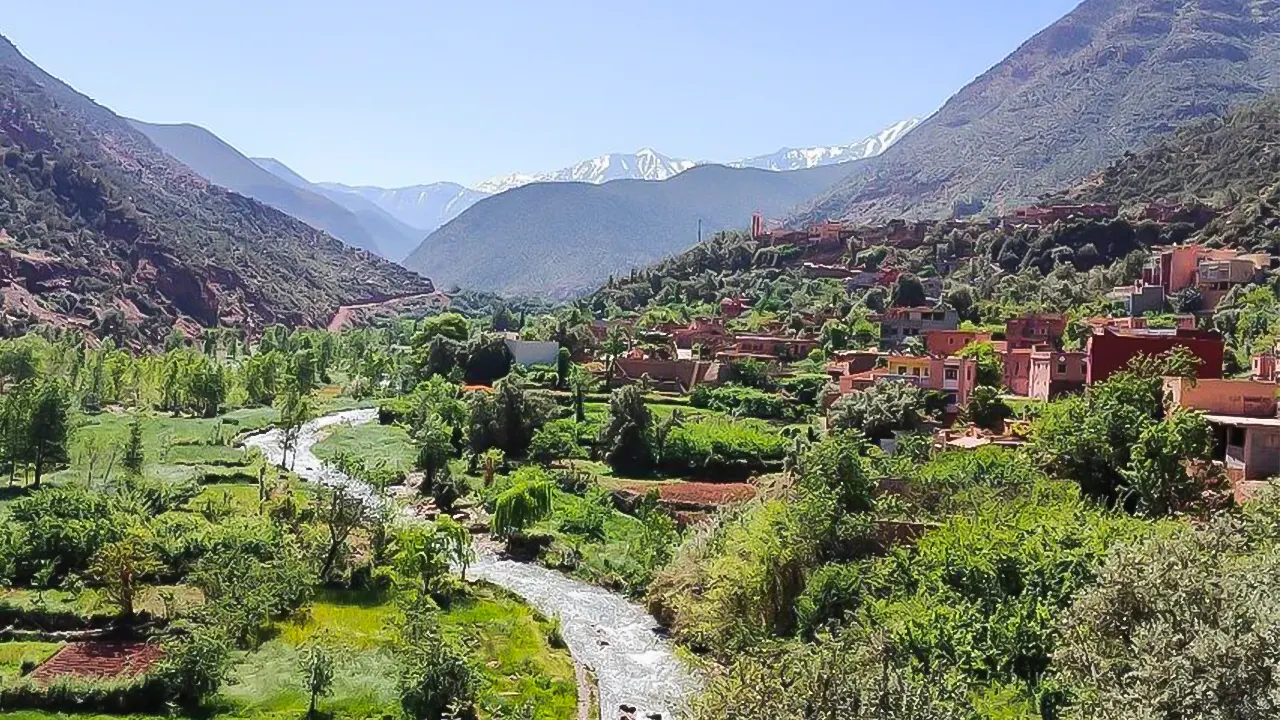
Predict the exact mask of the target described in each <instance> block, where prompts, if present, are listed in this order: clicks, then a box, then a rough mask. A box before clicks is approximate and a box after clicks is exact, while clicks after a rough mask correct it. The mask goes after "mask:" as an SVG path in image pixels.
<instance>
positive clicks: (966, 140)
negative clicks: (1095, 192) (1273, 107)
mask: <svg viewBox="0 0 1280 720" xmlns="http://www.w3.org/2000/svg"><path fill="white" fill-rule="evenodd" d="M1278 87H1280V0H1085V2H1083V3H1081V4H1080V5H1079V6H1078V7H1077V8H1076V9H1075V10H1073V11H1072V12H1070V13H1069V14H1067V15H1066V16H1065V17H1063V18H1062V19H1061V20H1059V21H1058V22H1056V23H1054V24H1053V25H1051V26H1049V27H1048V28H1046V29H1045V30H1043V31H1042V32H1040V33H1038V34H1037V35H1035V36H1034V37H1032V38H1031V39H1030V40H1029V41H1027V42H1026V43H1025V44H1023V45H1022V46H1021V47H1019V48H1018V49H1017V50H1016V51H1014V53H1013V54H1011V55H1010V56H1009V57H1008V58H1006V59H1005V60H1004V61H1002V62H1001V63H999V64H998V65H996V66H995V67H993V68H992V69H990V70H989V71H987V72H986V73H984V74H983V75H982V76H981V77H979V78H977V79H976V80H974V81H973V82H972V83H970V84H969V85H968V86H966V87H965V88H963V89H962V90H961V91H960V92H958V93H957V94H956V95H954V96H953V97H952V98H951V99H950V100H948V101H947V103H946V104H945V105H943V107H942V108H941V109H940V110H938V112H937V113H935V114H934V115H933V116H932V117H930V118H928V119H927V120H925V121H924V122H923V123H921V124H920V126H919V127H918V128H916V129H915V130H912V131H911V132H910V133H909V134H908V135H907V136H906V137H904V138H903V139H902V141H901V142H899V143H897V144H896V145H894V146H893V147H892V148H890V149H889V150H888V151H886V152H885V153H884V154H883V155H881V156H879V157H878V158H876V159H873V160H869V161H867V162H866V163H863V164H860V166H858V167H856V168H854V169H853V172H851V174H850V175H849V177H847V178H845V179H844V180H843V181H841V182H840V183H839V184H838V185H836V186H835V187H833V188H832V189H831V190H830V191H828V192H826V193H824V194H823V195H821V196H819V197H818V198H816V199H815V200H813V201H811V202H810V203H808V204H806V205H805V206H804V207H802V208H800V209H799V210H797V211H796V212H795V213H793V215H792V217H791V221H792V222H793V223H796V224H801V223H807V222H813V221H816V220H821V219H825V218H864V219H883V218H887V217H891V216H899V215H906V216H915V217H927V216H934V217H937V216H945V215H948V214H950V213H951V212H952V211H953V210H961V211H964V212H973V211H987V212H994V211H997V210H999V209H1001V208H1002V207H1003V208H1009V207H1012V206H1014V205H1016V204H1020V203H1023V202H1026V201H1027V200H1029V199H1033V198H1035V197H1036V196H1037V195H1039V194H1041V193H1044V192H1047V191H1052V190H1055V189H1057V188H1060V187H1065V186H1069V185H1071V184H1073V183H1075V182H1077V181H1079V180H1080V179H1081V178H1083V177H1085V176H1086V175H1088V174H1090V173H1092V172H1094V171H1095V170H1097V169H1098V168H1100V167H1102V166H1104V165H1106V164H1107V163H1108V162H1110V161H1111V160H1112V159H1114V158H1116V157H1118V156H1120V155H1121V154H1123V153H1125V152H1128V151H1132V150H1137V149H1139V148H1141V147H1143V146H1144V144H1145V143H1146V142H1147V141H1148V140H1150V139H1152V138H1154V137H1156V136H1160V135H1163V134H1167V133H1168V132H1170V131H1171V130H1172V128H1173V127H1174V126H1176V125H1180V124H1183V123H1186V122H1188V121H1192V120H1195V119H1197V118H1202V117H1206V116H1212V115H1219V114H1221V113H1222V112H1224V111H1225V110H1226V109H1227V108H1228V107H1230V106H1234V105H1236V104H1239V103H1242V102H1246V101H1249V100H1251V99H1255V98H1257V97H1258V96H1260V95H1262V94H1264V93H1266V92H1268V91H1271V90H1275V89H1277V88H1278Z"/></svg>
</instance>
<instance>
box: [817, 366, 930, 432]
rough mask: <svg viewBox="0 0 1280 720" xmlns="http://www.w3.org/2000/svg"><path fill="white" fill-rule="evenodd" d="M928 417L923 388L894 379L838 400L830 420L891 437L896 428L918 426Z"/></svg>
mask: <svg viewBox="0 0 1280 720" xmlns="http://www.w3.org/2000/svg"><path fill="white" fill-rule="evenodd" d="M928 417H929V408H928V403H927V401H926V398H925V394H924V392H923V391H922V390H921V389H920V388H918V387H916V386H915V385H912V384H910V383H906V382H902V381H897V380H890V381H883V382H878V383H876V384H875V385H873V386H871V387H870V388H868V389H866V390H863V391H861V392H855V393H850V394H848V395H844V396H843V397H841V398H840V399H839V400H836V402H835V404H833V405H832V406H831V410H830V411H829V413H828V423H829V425H830V427H831V428H833V429H837V430H858V431H860V432H862V433H863V434H864V435H866V436H867V438H869V439H871V440H873V441H874V440H881V439H884V438H888V437H891V436H892V435H893V433H894V431H899V430H918V429H920V427H921V426H922V425H923V424H924V422H925V421H926V420H927V419H928Z"/></svg>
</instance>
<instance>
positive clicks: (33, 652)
mask: <svg viewBox="0 0 1280 720" xmlns="http://www.w3.org/2000/svg"><path fill="white" fill-rule="evenodd" d="M61 648H62V643H54V642H0V682H4V681H5V679H7V678H15V677H18V675H19V673H20V672H21V670H22V663H24V662H32V663H36V664H40V663H42V662H44V661H45V660H48V659H49V658H51V657H53V654H54V653H56V652H58V650H59V649H61Z"/></svg>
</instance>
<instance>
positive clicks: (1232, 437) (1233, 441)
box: [1227, 427, 1244, 447]
mask: <svg viewBox="0 0 1280 720" xmlns="http://www.w3.org/2000/svg"><path fill="white" fill-rule="evenodd" d="M1227 444H1228V445H1230V446H1232V447H1244V428H1238V427H1233V428H1229V429H1228V430H1227Z"/></svg>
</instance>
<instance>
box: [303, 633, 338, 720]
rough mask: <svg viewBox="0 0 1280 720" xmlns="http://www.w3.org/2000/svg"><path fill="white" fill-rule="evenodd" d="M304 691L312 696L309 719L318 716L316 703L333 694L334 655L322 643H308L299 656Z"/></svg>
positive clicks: (308, 710)
mask: <svg viewBox="0 0 1280 720" xmlns="http://www.w3.org/2000/svg"><path fill="white" fill-rule="evenodd" d="M298 669H299V670H301V671H302V689H303V692H305V693H307V695H309V696H310V698H311V702H310V704H309V705H308V709H307V717H309V718H314V717H315V716H316V701H317V700H319V699H320V698H322V697H327V696H329V695H330V694H331V693H332V692H333V655H332V654H330V652H329V651H328V650H327V649H326V648H325V647H324V646H323V645H321V644H320V643H315V642H313V643H308V644H307V645H306V646H305V647H303V648H302V651H301V652H300V653H299V654H298Z"/></svg>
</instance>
